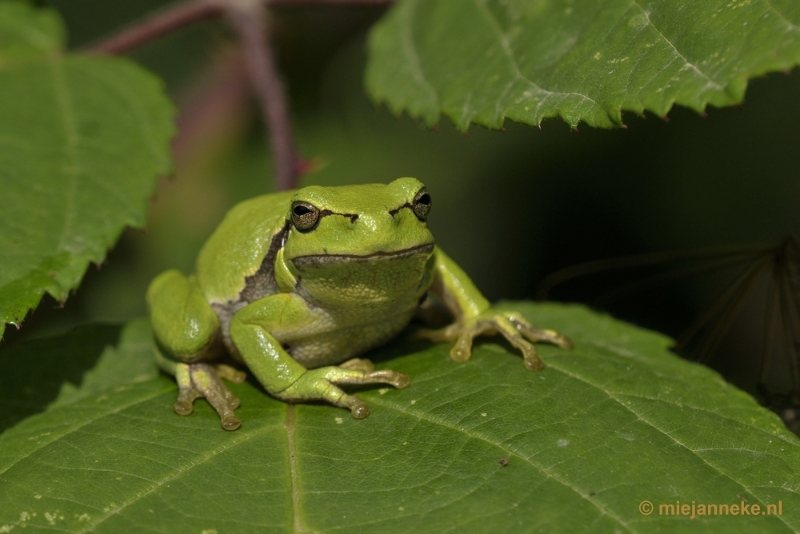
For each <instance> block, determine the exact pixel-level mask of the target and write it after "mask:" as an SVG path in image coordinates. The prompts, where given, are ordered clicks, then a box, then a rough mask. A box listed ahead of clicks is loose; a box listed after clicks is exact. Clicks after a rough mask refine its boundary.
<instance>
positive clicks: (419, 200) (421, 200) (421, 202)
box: [411, 187, 431, 221]
mask: <svg viewBox="0 0 800 534" xmlns="http://www.w3.org/2000/svg"><path fill="white" fill-rule="evenodd" d="M411 209H412V210H414V215H416V216H417V219H419V220H420V221H424V220H425V219H427V218H428V213H430V211H431V195H430V193H428V190H427V189H425V188H424V187H423V188H422V189H420V190H419V191H417V194H416V195H415V196H414V202H413V203H412V204H411Z"/></svg>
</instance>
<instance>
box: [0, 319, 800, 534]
mask: <svg viewBox="0 0 800 534" xmlns="http://www.w3.org/2000/svg"><path fill="white" fill-rule="evenodd" d="M508 306H512V307H513V308H515V309H519V310H520V311H522V312H523V313H524V314H525V315H526V316H527V317H528V318H529V319H531V320H532V321H534V322H535V323H536V324H538V325H541V326H547V327H553V328H556V329H559V330H560V331H563V332H566V333H568V334H569V335H571V336H572V338H573V340H574V341H575V344H576V346H575V349H574V350H572V351H569V352H565V351H560V350H558V349H555V348H553V347H547V346H541V350H540V353H541V355H542V357H543V359H544V361H545V362H546V365H547V367H546V369H545V370H543V371H542V372H539V373H531V372H528V371H526V370H525V369H524V367H523V365H522V361H521V358H520V357H519V355H518V354H516V353H514V352H513V351H512V350H511V349H509V348H508V347H507V346H505V345H497V344H495V343H493V342H491V341H492V340H491V339H489V340H485V341H482V342H481V343H480V344H479V345H478V346H477V348H476V350H475V352H474V355H473V358H472V359H471V360H470V361H469V362H466V363H463V364H459V363H454V362H451V361H450V360H449V357H448V350H449V348H448V347H447V346H444V345H436V346H428V345H422V344H416V345H414V344H410V343H407V342H402V341H401V342H396V343H394V344H392V345H390V346H388V347H387V348H385V349H383V350H382V351H380V352H379V353H375V354H373V355H372V356H373V359H375V360H376V361H380V364H379V366H380V367H383V368H392V369H397V370H402V371H404V372H407V373H409V374H410V375H411V377H412V384H411V386H410V387H409V388H407V389H405V390H402V391H398V390H394V389H367V390H364V391H361V392H359V393H358V394H359V395H360V396H361V397H362V398H363V399H365V400H366V401H367V402H369V403H370V406H371V407H372V413H371V415H370V416H369V417H368V418H367V419H365V420H361V421H358V420H355V419H353V418H352V417H351V416H350V415H349V414H348V412H346V411H344V410H341V409H337V408H333V407H331V406H326V405H308V404H303V405H296V406H294V407H289V406H288V405H286V404H283V403H281V402H278V401H275V400H273V399H271V398H270V397H268V396H267V395H266V394H264V393H263V392H262V391H261V390H260V389H259V388H257V387H255V386H253V385H251V384H249V383H246V384H243V385H241V386H232V389H233V390H234V392H235V393H236V394H237V395H238V396H240V398H241V399H242V406H241V408H239V410H238V412H237V413H238V414H239V415H240V417H241V418H242V420H243V425H242V427H241V429H239V430H238V431H235V432H224V431H222V430H221V429H220V427H219V423H218V418H217V416H216V414H215V413H213V412H212V410H211V409H210V408H209V407H208V405H207V404H206V403H205V402H204V401H198V402H197V403H196V410H195V413H194V414H193V415H191V416H189V417H179V416H177V415H175V414H174V413H173V412H172V403H173V402H174V400H175V398H176V387H175V385H174V383H173V382H172V381H171V380H170V379H168V378H166V377H164V376H158V377H154V376H153V374H152V373H153V367H152V363H150V354H149V337H148V331H147V327H146V324H145V323H144V322H136V323H132V324H131V325H129V326H128V327H126V329H125V330H123V331H122V332H121V333H120V332H119V331H116V333H115V332H114V331H108V330H103V329H100V330H99V331H98V334H103V332H105V335H106V337H107V338H108V337H111V338H113V337H114V336H119V339H120V341H119V342H118V344H117V346H116V348H114V349H113V350H111V349H105V350H104V351H103V349H101V348H100V346H101V345H102V343H95V345H94V347H95V348H94V349H92V350H93V351H94V353H98V352H102V355H101V356H100V357H97V356H95V357H96V358H98V360H97V362H98V363H97V364H96V367H95V368H94V369H92V370H91V371H87V372H86V373H87V374H85V375H84V378H83V379H82V382H81V384H80V385H79V386H75V385H73V386H70V387H69V388H67V390H68V391H67V393H66V394H64V393H63V390H64V388H62V394H61V395H62V396H61V397H60V398H59V401H58V402H57V403H56V404H55V405H52V406H50V407H49V408H48V409H47V410H46V411H44V412H42V413H40V414H38V415H35V416H32V417H29V418H27V419H25V420H24V421H22V422H20V423H18V424H17V425H16V426H14V427H13V428H10V429H8V430H6V431H5V432H4V433H3V434H2V435H0V528H5V529H6V530H5V531H9V530H10V529H11V528H12V527H13V528H16V527H18V526H19V527H22V526H26V527H28V528H33V527H35V528H36V529H53V528H55V529H58V530H63V531H68V532H87V531H98V532H127V531H137V532H175V531H192V532H200V531H203V530H205V531H213V530H216V531H218V532H228V531H236V532H265V531H267V532H291V531H305V530H308V531H318V532H331V531H346V532H351V531H367V532H409V531H422V532H446V531H465V530H468V531H470V532H512V531H513V532H531V531H542V532H576V531H585V530H586V529H587V528H589V527H591V530H592V531H594V532H658V531H675V529H676V525H680V529H681V531H685V532H709V531H712V530H713V531H719V532H753V531H756V530H757V531H759V532H792V531H796V530H797V529H798V528H800V506H799V505H800V498H798V488H800V442H798V440H797V438H796V437H795V436H794V435H792V434H790V433H789V432H787V431H786V430H785V428H784V427H783V425H782V424H781V423H780V421H779V420H778V418H777V417H776V416H775V415H774V414H772V413H771V412H768V411H766V410H764V409H762V408H760V407H759V406H758V405H757V404H756V403H755V402H754V401H753V399H752V398H751V397H749V396H748V395H746V394H745V393H743V392H741V391H740V390H738V389H736V388H734V387H732V386H730V385H728V384H726V383H725V382H724V381H723V380H721V379H720V378H719V376H718V375H716V374H715V373H714V372H712V371H710V370H708V369H706V368H704V367H702V366H699V365H696V364H692V363H688V362H685V361H683V360H680V359H678V358H677V357H675V356H673V355H672V354H671V353H669V352H668V351H667V346H668V345H669V343H670V341H669V340H668V339H666V338H664V337H663V336H661V335H658V334H654V333H652V332H648V331H644V330H641V329H638V328H635V327H632V326H630V325H627V324H624V323H621V322H619V321H616V320H613V319H611V318H609V317H607V316H603V315H598V314H595V313H593V312H589V311H587V310H586V309H584V308H582V307H578V306H561V305H531V304H525V303H517V304H514V305H511V304H508ZM92 328H97V327H92ZM86 333H87V330H84V331H77V332H73V333H72V334H70V335H68V336H65V337H64V338H60V340H59V341H60V342H61V344H62V345H63V346H70V345H71V343H72V340H73V337H74V336H76V335H82V336H85V335H86ZM36 343H38V344H39V345H38V346H36ZM45 343H46V342H45V341H38V342H29V343H27V344H22V345H18V346H16V347H14V350H15V351H22V352H24V354H13V355H9V354H6V355H5V359H13V360H15V361H19V360H20V359H22V358H21V357H22V356H25V357H27V361H28V369H27V371H24V370H22V369H21V368H19V367H18V368H16V370H15V371H13V373H12V376H11V378H10V379H9V380H8V382H7V384H5V385H4V387H3V389H2V391H0V394H2V396H3V398H0V400H1V401H2V402H3V403H7V402H9V400H11V399H13V398H15V397H16V396H18V395H21V394H24V393H23V392H24V391H26V389H30V388H33V389H36V388H37V387H38V382H37V380H36V379H35V377H36V376H37V375H38V374H39V373H42V372H45V370H46V368H47V367H48V366H49V365H51V363H52V358H53V357H54V356H56V355H57V354H58V350H59V349H58V348H57V344H56V343H54V342H50V346H51V349H50V352H51V354H46V352H47V351H45V350H44V346H45V345H44V344H45ZM2 355H3V354H2V353H0V356H2ZM87 358H88V359H89V360H91V358H89V357H86V356H85V357H84V360H86V359H87ZM0 363H4V362H2V361H0ZM63 364H64V365H65V366H67V367H69V366H70V362H69V361H66V362H63ZM80 365H82V366H83V367H82V368H85V367H86V364H85V363H82V364H80ZM43 366H44V369H43ZM99 368H100V369H104V371H97V369H99ZM148 373H150V374H148ZM114 377H116V378H114ZM134 377H139V378H138V379H134ZM71 380H73V381H74V378H73V379H71ZM104 381H108V382H107V384H108V387H106V388H105V389H103V387H102V382H104ZM49 384H50V385H49V386H47V385H46V384H45V386H47V387H48V388H50V390H54V388H55V384H54V383H53V382H52V381H51V382H50V383H49ZM43 387H44V386H43ZM65 395H66V396H65ZM503 464H506V465H503ZM645 500H648V501H650V502H652V503H653V504H654V506H655V510H654V512H653V513H652V514H650V515H644V514H642V513H640V511H639V506H640V503H641V502H642V501H645ZM676 501H680V502H681V503H691V502H692V501H695V502H696V503H707V504H728V505H733V504H736V505H738V506H741V503H742V502H743V501H744V502H745V503H746V504H747V505H748V507H749V506H752V505H754V504H758V505H759V506H760V507H761V508H762V509H763V510H766V505H768V504H774V505H775V506H776V507H777V506H778V505H779V503H780V506H781V511H782V515H756V516H753V515H752V514H750V515H747V516H742V515H736V516H734V515H723V516H712V517H695V518H694V519H689V518H688V517H680V516H666V515H663V514H659V505H661V504H675V502H676ZM748 510H749V508H748Z"/></svg>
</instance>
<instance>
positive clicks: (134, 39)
mask: <svg viewBox="0 0 800 534" xmlns="http://www.w3.org/2000/svg"><path fill="white" fill-rule="evenodd" d="M225 3H226V2H224V0H190V1H188V2H183V3H180V4H176V5H174V6H170V7H168V8H166V9H163V10H160V11H157V12H155V13H154V14H152V15H151V16H149V17H147V18H146V19H144V20H143V21H140V22H138V23H136V24H134V25H133V26H130V27H128V28H125V29H124V30H122V31H121V32H119V33H117V34H115V35H112V36H111V37H107V38H105V39H102V40H100V41H98V42H96V43H95V44H92V45H89V46H88V47H86V50H88V51H90V52H101V53H105V54H123V53H125V52H127V51H129V50H131V49H133V48H136V47H137V46H141V45H143V44H145V43H147V42H149V41H152V40H153V39H156V38H158V37H161V36H162V35H164V34H167V33H170V32H172V31H174V30H177V29H178V28H182V27H184V26H188V25H189V24H192V23H194V22H198V21H200V20H205V19H209V18H213V17H218V16H219V15H221V14H222V12H223V9H224V5H225Z"/></svg>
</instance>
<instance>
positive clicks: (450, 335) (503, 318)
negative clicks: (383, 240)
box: [417, 247, 572, 371]
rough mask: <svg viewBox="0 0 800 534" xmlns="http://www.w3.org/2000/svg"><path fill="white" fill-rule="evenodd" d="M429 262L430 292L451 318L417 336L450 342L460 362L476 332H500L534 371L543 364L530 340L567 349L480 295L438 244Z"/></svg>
mask: <svg viewBox="0 0 800 534" xmlns="http://www.w3.org/2000/svg"><path fill="white" fill-rule="evenodd" d="M431 261H432V262H433V272H434V278H433V285H432V286H431V291H433V292H434V293H435V294H436V295H438V296H439V298H441V299H442V301H443V302H444V304H445V305H446V306H447V307H448V309H449V310H450V311H451V312H452V313H453V315H454V316H455V321H454V322H453V323H452V324H451V325H449V326H446V327H444V328H441V329H439V330H421V331H419V332H417V335H418V337H423V338H426V339H430V340H431V341H434V342H437V343H439V342H454V345H453V348H452V349H451V350H450V358H452V359H453V360H454V361H459V362H463V361H466V360H468V359H469V358H470V356H471V355H472V341H473V340H474V339H475V338H476V337H477V336H480V335H494V334H497V333H499V334H501V335H502V336H503V337H504V338H506V340H508V342H509V343H511V344H512V345H513V346H514V347H516V348H517V349H519V350H520V351H521V352H522V356H523V361H524V362H525V367H527V368H528V369H530V370H532V371H538V370H539V369H541V368H542V367H543V366H544V364H543V363H542V360H541V359H539V356H538V355H537V354H536V348H535V347H534V345H533V344H534V343H537V342H540V341H544V342H547V343H552V344H554V345H557V346H559V347H561V348H562V349H569V348H571V347H572V342H571V341H570V340H569V338H567V337H566V336H563V335H561V334H559V333H557V332H554V331H553V330H543V329H540V328H535V327H534V326H532V325H531V324H530V323H528V321H527V320H525V318H524V317H522V316H521V315H520V314H518V313H515V312H507V311H498V310H495V309H494V308H492V307H491V305H490V304H489V301H488V300H486V298H485V297H484V296H483V295H482V294H481V292H480V291H479V290H478V288H477V287H475V284H473V283H472V280H470V279H469V277H468V276H467V275H466V274H465V273H464V271H463V270H462V269H461V268H460V267H459V266H458V265H456V263H455V262H454V261H453V260H451V259H450V258H449V257H448V256H447V255H446V254H445V253H444V252H442V250H441V249H440V248H438V247H436V249H435V250H434V255H433V257H432V258H431Z"/></svg>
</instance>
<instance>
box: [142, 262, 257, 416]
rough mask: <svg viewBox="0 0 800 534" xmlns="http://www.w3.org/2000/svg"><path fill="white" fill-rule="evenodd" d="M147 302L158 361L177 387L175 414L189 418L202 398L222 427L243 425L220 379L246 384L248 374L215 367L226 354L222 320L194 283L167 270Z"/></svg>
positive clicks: (233, 396)
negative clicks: (223, 342) (223, 353)
mask: <svg viewBox="0 0 800 534" xmlns="http://www.w3.org/2000/svg"><path fill="white" fill-rule="evenodd" d="M147 302H148V305H149V308H150V321H151V326H152V329H153V336H154V338H155V343H154V345H155V346H154V356H155V360H156V363H157V364H158V366H159V367H160V368H161V369H162V370H164V371H165V372H166V373H169V374H171V375H172V376H174V377H175V379H176V381H177V383H178V389H179V393H178V400H177V401H176V402H175V405H174V408H175V412H176V413H178V414H179V415H189V414H190V413H192V411H193V409H194V408H193V403H194V401H195V400H197V399H198V398H200V397H204V398H205V399H206V400H208V402H209V404H211V406H212V407H213V408H214V409H215V410H216V411H217V413H218V414H219V417H220V423H221V425H222V428H224V429H226V430H236V429H237V428H239V426H240V425H241V421H240V420H239V418H238V417H236V415H235V414H234V413H233V411H234V410H235V409H236V408H237V407H238V406H239V399H238V398H237V397H236V396H235V395H234V394H233V393H231V391H230V390H229V389H228V388H227V387H226V386H225V385H224V384H223V383H222V380H221V379H220V378H225V379H226V380H229V381H231V382H234V383H242V382H244V380H245V378H246V375H245V373H243V372H241V371H238V370H236V369H234V368H233V367H230V366H228V365H225V364H215V363H211V362H212V361H213V360H214V359H215V358H217V357H218V356H219V355H220V354H221V353H222V342H221V336H220V328H219V319H218V318H217V315H216V313H215V312H214V310H213V309H212V308H211V306H210V305H209V304H208V302H207V301H206V300H205V297H204V296H203V294H202V292H201V291H200V288H199V287H198V286H197V283H196V282H195V280H194V279H193V278H187V277H185V276H184V275H183V274H181V273H179V272H178V271H167V272H165V273H163V274H162V275H160V276H159V277H157V278H156V279H155V280H153V283H152V284H151V285H150V288H149V289H148V292H147Z"/></svg>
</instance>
